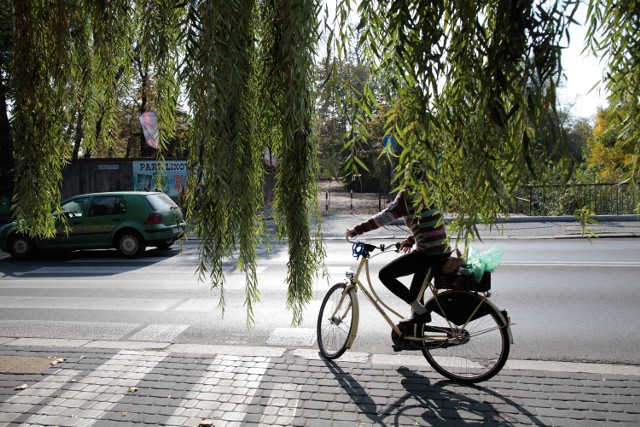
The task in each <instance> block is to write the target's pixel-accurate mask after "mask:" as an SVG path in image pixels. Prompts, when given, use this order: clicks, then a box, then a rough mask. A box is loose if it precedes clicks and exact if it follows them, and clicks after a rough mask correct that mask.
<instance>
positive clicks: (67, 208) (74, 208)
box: [60, 197, 89, 217]
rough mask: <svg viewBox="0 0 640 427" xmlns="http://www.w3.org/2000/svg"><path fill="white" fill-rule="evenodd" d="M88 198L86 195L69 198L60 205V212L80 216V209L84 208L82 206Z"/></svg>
mask: <svg viewBox="0 0 640 427" xmlns="http://www.w3.org/2000/svg"><path fill="white" fill-rule="evenodd" d="M88 200H89V198H88V197H82V198H79V199H73V200H69V201H68V202H67V203H65V204H63V205H62V206H60V208H61V209H62V212H64V213H66V214H71V215H72V216H74V217H78V216H82V211H83V210H84V206H85V204H86V203H87V201H88Z"/></svg>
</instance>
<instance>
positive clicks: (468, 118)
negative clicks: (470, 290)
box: [0, 0, 640, 324]
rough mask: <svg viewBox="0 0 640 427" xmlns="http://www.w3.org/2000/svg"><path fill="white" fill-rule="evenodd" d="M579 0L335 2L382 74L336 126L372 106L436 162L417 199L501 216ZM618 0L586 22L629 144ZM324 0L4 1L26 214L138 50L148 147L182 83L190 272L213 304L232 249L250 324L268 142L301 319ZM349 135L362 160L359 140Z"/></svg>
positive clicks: (553, 144) (627, 32)
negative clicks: (152, 107)
mask: <svg viewBox="0 0 640 427" xmlns="http://www.w3.org/2000/svg"><path fill="white" fill-rule="evenodd" d="M577 1H578V0H550V1H545V0H394V1H390V0H358V1H356V0H341V1H340V2H338V10H337V14H336V16H337V22H336V27H337V29H338V30H337V31H338V33H337V34H336V35H334V36H332V37H330V38H329V42H330V43H334V46H332V49H330V50H329V51H332V52H337V53H338V56H339V57H338V60H347V59H348V58H347V56H348V55H349V54H350V53H351V48H350V47H349V43H350V41H351V39H352V36H354V35H356V36H357V46H356V48H355V49H356V51H357V52H358V59H359V60H360V61H362V63H363V64H366V65H367V66H368V65H371V66H372V67H373V68H374V71H377V73H374V77H372V78H375V79H376V83H377V84H378V86H379V87H385V86H386V87H387V88H388V90H387V91H386V93H385V94H384V99H377V98H376V96H374V91H373V90H372V89H371V88H370V87H368V86H367V85H365V86H360V83H364V82H359V81H358V82H357V83H358V85H357V87H358V88H361V90H360V89H359V90H358V93H357V98H356V99H355V100H353V103H352V100H344V101H342V100H341V102H340V103H341V105H345V106H348V108H351V111H358V112H359V115H358V116H357V117H355V116H353V117H350V120H351V121H350V123H348V126H349V129H348V131H349V133H350V134H351V135H352V136H353V139H354V141H362V140H364V139H366V136H367V132H366V129H367V126H366V123H365V121H366V120H367V119H368V118H370V117H371V116H372V114H373V112H374V111H383V112H385V113H384V114H385V115H386V116H385V119H386V133H387V134H389V135H393V136H394V137H395V140H396V141H397V143H398V144H399V146H400V147H401V150H400V152H399V153H398V157H399V159H398V160H399V162H398V164H399V165H400V166H399V167H400V168H402V167H404V165H406V164H407V163H410V162H412V161H418V162H419V164H421V165H423V169H424V172H425V173H426V174H427V176H428V177H429V178H430V182H431V184H430V185H429V186H427V185H424V184H417V183H415V182H414V181H415V179H413V180H410V184H411V185H416V186H418V188H419V189H420V190H421V192H422V193H421V194H422V196H423V197H422V202H423V203H437V204H438V205H439V206H440V207H441V209H443V210H446V211H455V212H457V213H458V215H459V216H458V218H459V221H458V223H457V226H458V227H459V228H460V229H462V230H463V233H464V234H467V235H469V236H474V235H477V232H476V231H475V228H474V227H475V224H476V223H477V222H481V221H482V222H488V221H491V220H492V219H493V218H495V217H496V216H498V215H500V214H501V213H504V212H505V211H506V208H505V206H506V204H505V200H507V199H508V198H509V197H510V196H511V195H512V194H513V191H514V189H515V188H517V187H518V186H519V185H521V184H522V183H525V182H526V180H527V179H528V177H530V176H531V175H536V174H538V173H539V169H540V165H541V164H542V163H544V162H545V161H546V160H547V159H548V158H549V157H550V155H551V154H553V153H554V152H556V151H558V152H562V151H563V150H564V145H563V143H562V135H561V133H560V132H559V131H558V126H557V123H558V121H557V115H556V110H555V104H556V99H555V91H556V88H557V86H558V82H559V78H560V75H561V68H560V53H561V48H562V45H561V37H562V35H563V33H564V32H565V31H566V30H567V27H568V24H569V23H570V22H571V20H572V15H573V12H574V8H575V6H576V3H577ZM627 3H628V5H627ZM627 3H625V4H624V5H623V4H618V3H615V2H612V1H608V0H607V1H604V2H596V1H595V0H594V1H593V2H591V9H590V17H591V20H592V23H593V24H592V25H593V27H592V29H591V30H590V36H591V40H592V43H593V46H594V49H595V50H596V51H597V52H608V56H609V57H610V58H611V68H610V70H611V72H610V76H611V82H610V85H611V86H610V88H611V90H612V91H613V93H614V94H615V95H616V96H617V98H616V99H617V100H619V101H623V99H624V100H626V101H629V102H631V103H632V108H631V109H630V110H629V111H631V113H630V115H629V116H628V117H626V118H625V123H624V124H625V125H626V127H625V128H624V129H626V131H627V132H628V135H630V136H631V138H632V140H633V141H636V142H635V143H636V144H637V140H638V137H637V135H638V130H637V129H638V127H637V118H638V115H640V109H639V108H638V96H637V95H638V94H637V88H638V87H639V85H638V78H637V76H638V72H637V70H638V67H637V64H638V62H639V61H638V60H637V55H638V54H637V51H638V49H635V44H634V43H636V41H637V40H638V38H639V37H637V32H638V28H637V7H634V6H637V0H636V1H632V2H627ZM318 6H319V2H318V0H265V1H256V0H230V1H219V0H218V1H209V0H168V1H151V2H149V1H143V0H109V1H106V0H101V1H95V0H68V1H51V0H13V2H12V8H11V11H10V13H8V14H0V19H8V20H9V21H10V23H7V22H5V23H4V24H6V25H7V26H11V27H12V28H13V34H12V36H13V37H12V39H13V43H14V44H13V46H12V52H11V53H10V55H8V57H10V58H11V64H10V68H9V72H8V74H9V76H8V81H9V83H10V85H9V94H8V97H9V99H10V101H11V102H12V104H11V106H12V118H11V119H12V121H11V126H12V133H13V137H14V145H15V153H14V154H15V165H16V167H15V188H16V192H15V195H14V199H13V207H14V214H15V217H16V218H17V219H18V220H19V223H20V228H21V230H22V231H24V232H26V233H28V234H30V235H37V236H46V235H52V233H53V232H54V222H53V219H52V217H51V215H50V213H51V210H52V209H58V208H59V202H60V190H59V188H60V181H61V179H62V169H63V168H64V166H65V164H66V163H67V162H68V161H69V160H70V159H71V155H72V153H71V147H72V144H71V141H68V140H67V139H66V136H67V135H71V134H72V133H73V132H71V131H70V130H71V129H72V128H73V129H74V130H75V129H78V130H79V131H77V132H76V137H77V138H78V139H79V140H81V142H82V147H81V149H82V150H84V151H85V152H86V151H90V150H91V149H92V148H94V147H95V145H96V144H97V143H102V142H104V143H105V144H107V146H108V145H109V144H110V143H111V141H113V139H114V137H115V135H116V134H117V131H118V130H117V128H116V120H115V117H116V116H115V114H116V100H117V95H118V90H124V89H125V88H127V85H128V83H129V81H130V77H131V74H132V73H131V63H132V57H133V55H134V52H135V53H139V54H140V55H142V56H143V57H144V58H145V59H144V60H145V65H148V66H149V69H150V70H151V71H152V72H153V73H154V75H155V76H156V77H157V88H158V94H157V99H156V107H157V110H158V115H159V122H160V123H159V125H160V144H161V147H162V148H164V147H165V146H166V144H167V142H168V141H169V139H170V138H171V137H172V135H173V132H174V123H175V113H176V111H175V110H176V105H177V104H176V102H177V98H178V94H179V93H180V85H181V84H184V91H185V93H186V95H187V97H188V106H189V114H190V132H191V137H190V140H189V142H188V146H187V147H185V148H186V150H187V152H188V165H189V171H190V174H189V176H188V183H187V195H186V202H187V205H186V206H187V207H186V210H187V215H188V218H189V220H190V221H191V223H192V224H193V226H194V230H193V231H194V232H195V233H197V234H198V236H199V237H200V239H201V240H200V243H199V254H200V266H199V269H198V272H199V274H200V277H201V278H202V279H207V278H208V279H209V280H210V281H211V284H212V286H213V287H215V288H217V289H219V290H220V305H221V306H222V307H224V301H225V294H224V274H223V270H222V262H223V260H224V259H225V257H229V256H234V257H237V259H238V266H239V267H240V269H241V270H243V271H244V272H245V274H246V281H247V288H246V289H247V292H246V300H245V303H246V306H247V312H248V313H249V315H248V319H247V321H248V323H249V324H251V323H252V321H253V317H252V307H253V305H254V304H255V302H256V301H258V299H259V292H258V289H257V275H256V258H257V253H256V248H257V246H258V244H259V243H260V242H261V241H262V237H263V235H264V234H265V230H264V228H263V223H262V219H261V215H260V212H261V211H262V210H263V208H264V200H263V195H262V177H263V174H264V171H263V167H262V164H261V157H262V154H263V153H264V152H265V149H266V148H267V147H269V148H270V149H271V150H272V152H273V153H275V155H276V157H277V164H278V168H277V171H276V188H275V202H274V216H275V220H276V222H277V228H278V236H279V237H280V238H286V239H287V240H288V243H289V264H288V268H289V271H288V275H287V278H286V281H287V286H288V289H289V294H288V306H289V308H290V309H291V310H292V311H293V322H294V323H299V322H300V321H301V320H302V311H303V308H304V307H305V304H306V303H307V302H308V301H309V299H310V298H311V294H312V280H313V276H314V274H315V271H316V267H317V264H318V262H319V261H321V260H322V257H323V255H324V254H323V249H322V244H321V241H320V239H319V218H318V217H317V215H318V210H317V196H316V191H317V185H316V178H317V169H318V166H317V158H316V156H317V153H316V147H315V146H314V144H313V142H312V141H313V129H312V123H313V117H314V114H315V112H314V102H315V94H314V89H315V88H314V87H313V67H314V58H315V54H316V52H315V50H316V43H317V40H318V37H319V34H318V22H317V17H318V15H319V7H318ZM601 6H602V7H601ZM355 10H357V11H358V14H359V16H358V25H357V28H356V29H355V31H354V33H353V34H352V33H351V31H352V29H351V26H350V22H351V21H350V14H351V12H352V11H355ZM601 29H602V30H604V33H600V32H599V31H600V30H601ZM603 34H604V35H603ZM618 46H619V47H620V48H619V49H618V48H617V47H618ZM178 62H180V64H178ZM178 66H180V69H179V70H178ZM335 69H338V67H335ZM178 71H180V74H178ZM178 75H179V76H180V78H178ZM385 83H386V85H385ZM354 86H356V85H354ZM379 103H385V106H384V108H380V109H379V108H378V104H379ZM633 138H635V139H633ZM348 147H353V149H354V153H355V154H354V155H353V156H352V157H351V158H352V159H353V164H357V163H358V159H357V153H356V151H355V150H356V149H357V144H353V145H350V146H348ZM159 157H160V158H162V150H161V151H160V155H159ZM567 169H568V168H567ZM636 174H637V172H636ZM432 189H433V190H434V191H431V190H432ZM314 217H315V218H314ZM314 219H315V228H312V224H313V222H314Z"/></svg>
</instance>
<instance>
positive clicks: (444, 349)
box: [417, 291, 511, 383]
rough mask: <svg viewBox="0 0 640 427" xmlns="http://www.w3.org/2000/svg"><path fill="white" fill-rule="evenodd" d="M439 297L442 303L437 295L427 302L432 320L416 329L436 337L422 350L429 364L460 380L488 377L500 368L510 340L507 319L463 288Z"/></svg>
mask: <svg viewBox="0 0 640 427" xmlns="http://www.w3.org/2000/svg"><path fill="white" fill-rule="evenodd" d="M437 299H438V302H439V304H438V303H436V301H435V299H434V298H432V299H431V300H429V302H428V304H427V305H428V307H429V309H431V310H432V314H431V317H432V321H431V323H428V324H426V325H421V327H419V328H418V331H417V336H419V337H424V336H427V337H433V340H429V341H428V342H427V344H426V347H427V348H425V349H423V350H422V354H423V355H424V357H425V358H426V359H427V362H428V363H429V365H431V366H432V367H433V369H435V370H436V371H437V372H438V373H440V374H441V375H443V376H444V377H446V378H449V379H450V380H452V381H456V382H459V383H478V382H481V381H486V380H488V379H490V378H491V377H493V376H494V375H496V374H497V373H498V372H500V370H501V369H502V367H503V366H504V364H505V362H506V361H507V358H508V357H509V349H510V344H511V343H510V337H509V332H508V330H507V328H508V325H507V320H506V319H504V317H503V316H502V315H501V314H500V313H499V312H498V310H497V309H496V308H495V306H494V305H493V304H491V303H489V302H487V301H486V300H484V301H483V299H482V297H481V296H479V295H478V294H474V293H471V292H463V291H447V292H443V293H441V294H439V295H438V296H437ZM476 308H477V310H476ZM474 312H475V314H474V315H473V316H472V314H473V313H474ZM469 319H470V320H469ZM467 320H468V323H466V322H467ZM465 323H466V325H465Z"/></svg>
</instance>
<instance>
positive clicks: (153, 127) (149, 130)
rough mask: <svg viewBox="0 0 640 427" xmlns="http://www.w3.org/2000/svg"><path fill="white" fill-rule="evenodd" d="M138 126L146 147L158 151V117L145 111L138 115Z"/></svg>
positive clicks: (151, 112)
mask: <svg viewBox="0 0 640 427" xmlns="http://www.w3.org/2000/svg"><path fill="white" fill-rule="evenodd" d="M140 124H141V125H142V132H143V133H144V139H145V141H147V145H148V146H149V147H151V148H155V149H156V150H157V149H158V116H157V115H156V113H154V112H153V111H145V112H144V113H142V115H140Z"/></svg>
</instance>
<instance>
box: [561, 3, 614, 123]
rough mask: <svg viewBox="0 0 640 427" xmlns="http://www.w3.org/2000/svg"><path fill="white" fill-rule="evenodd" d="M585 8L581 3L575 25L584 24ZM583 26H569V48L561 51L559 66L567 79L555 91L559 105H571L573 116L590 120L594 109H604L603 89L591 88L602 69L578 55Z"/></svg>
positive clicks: (589, 58)
mask: <svg viewBox="0 0 640 427" xmlns="http://www.w3.org/2000/svg"><path fill="white" fill-rule="evenodd" d="M586 9H587V7H586V5H585V4H584V3H581V5H580V8H579V9H578V12H577V13H576V17H575V18H576V21H578V23H579V24H582V23H583V22H585V19H586V12H587V11H586ZM586 33H587V27H586V26H584V25H578V24H573V25H572V27H570V37H571V40H570V42H569V47H568V48H566V49H564V50H563V51H562V66H563V68H564V72H565V75H566V77H567V81H566V85H565V87H563V88H562V89H560V90H559V91H558V98H559V102H560V105H561V106H563V105H572V104H573V107H572V108H571V109H570V112H571V113H572V114H573V115H574V116H575V117H584V118H587V119H594V118H595V115H596V113H597V112H598V107H606V106H607V101H606V95H605V94H606V92H605V90H604V88H603V87H602V88H600V90H598V88H596V89H593V90H592V91H591V92H590V90H591V88H592V87H593V86H594V84H596V83H598V82H600V81H601V80H602V73H603V66H602V64H601V63H600V61H599V59H598V58H595V57H594V56H593V55H591V54H588V53H582V49H583V47H584V44H585V43H584V39H585V35H586Z"/></svg>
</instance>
